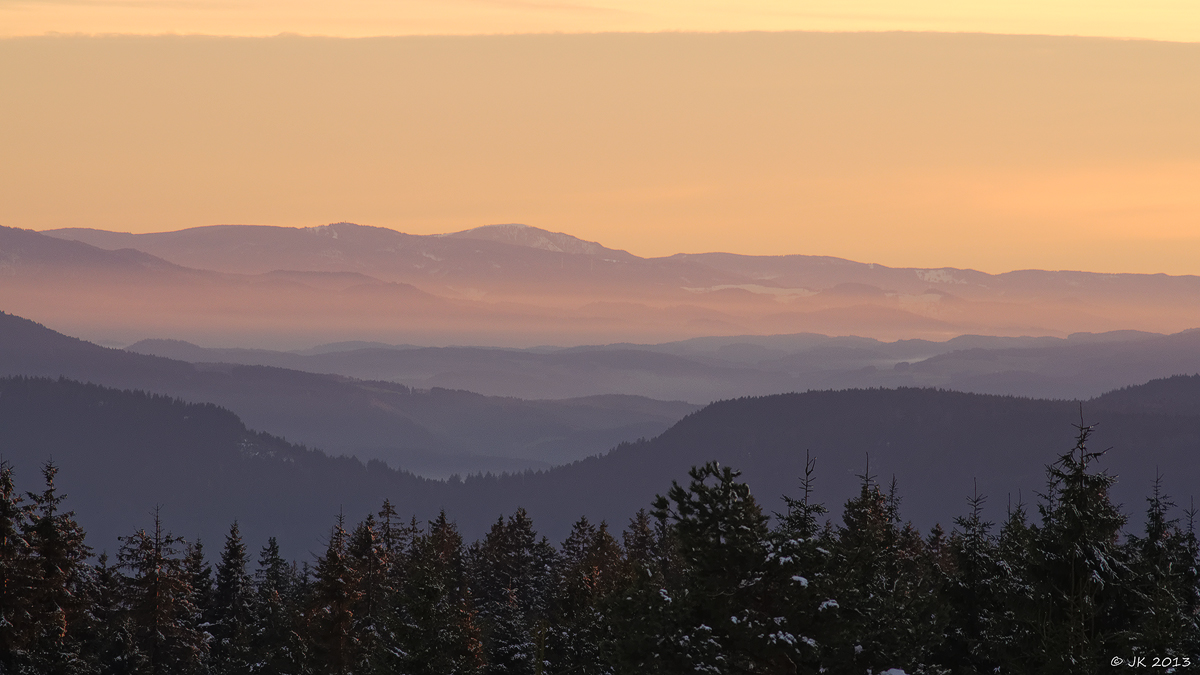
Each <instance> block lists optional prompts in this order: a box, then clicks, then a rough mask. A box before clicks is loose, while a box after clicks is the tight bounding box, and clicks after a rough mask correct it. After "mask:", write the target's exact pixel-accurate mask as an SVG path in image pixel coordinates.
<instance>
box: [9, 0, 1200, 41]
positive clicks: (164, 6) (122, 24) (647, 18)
mask: <svg viewBox="0 0 1200 675" xmlns="http://www.w3.org/2000/svg"><path fill="white" fill-rule="evenodd" d="M764 30H765V31H790V30H806V31H811V30H816V31H896V30H901V31H945V32H986V33H1009V34H1041V35H1090V36H1103V37H1127V38H1143V39H1152V40H1175V41H1184V42H1195V41H1198V40H1200V10H1197V8H1196V4H1195V3H1194V2H1190V1H1189V0H1157V1H1152V2H1139V3H1128V2H1113V1H1104V2H1094V1H1093V2H1081V1H1079V0H1053V1H1050V2H1036V3H1034V2H1012V1H1011V0H985V1H982V2H971V3H963V2H949V1H946V0H925V1H924V2H900V1H898V0H851V1H846V0H838V1H836V2H835V1H833V0H818V1H816V2H803V3H800V2H795V0H745V1H739V2H732V1H730V0H711V1H707V2H696V1H694V0H654V1H650V2H643V1H633V0H593V1H589V2H573V1H570V0H565V1H558V0H554V1H539V0H525V1H520V2H513V1H511V0H408V1H406V2H402V3H397V2H387V1H384V0H346V1H343V2H333V1H332V0H306V1H296V0H230V1H229V2H220V3H210V2H196V1H192V2H164V1H161V0H146V1H143V2H121V1H116V0H75V1H61V0H60V1H46V0H15V1H12V0H10V1H7V2H4V3H0V35H5V36H12V35H42V34H46V33H84V34H93V35H94V34H106V33H122V34H141V35H146V34H150V35H156V34H163V33H176V34H206V35H239V36H267V35H277V34H279V33H298V34H303V35H325V36H338V37H365V36H380V35H480V34H512V33H553V32H561V33H591V32H607V31H638V32H657V31H764Z"/></svg>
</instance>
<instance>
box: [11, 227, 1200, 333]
mask: <svg viewBox="0 0 1200 675" xmlns="http://www.w3.org/2000/svg"><path fill="white" fill-rule="evenodd" d="M0 269H2V270H3V274H4V275H5V276H6V278H7V280H8V282H7V283H6V284H5V285H4V286H3V287H2V288H0V304H2V305H3V306H4V307H5V308H6V309H7V310H8V311H12V312H16V313H18V314H22V315H25V316H30V317H31V318H34V319H37V320H39V321H42V322H44V323H47V324H48V325H52V326H54V327H56V328H58V329H60V330H65V331H67V332H69V333H73V334H77V335H83V336H85V337H89V338H92V339H104V340H109V341H111V342H118V343H124V344H129V343H132V342H135V341H137V340H139V339H142V338H147V337H161V338H174V339H183V340H187V341H190V342H194V343H197V344H206V345H228V346H242V347H250V346H253V347H268V348H273V349H299V348H304V347H308V346H311V345H313V344H318V343H321V342H332V341H347V340H351V341H353V340H358V341H367V342H384V343H389V344H390V343H409V344H423V345H449V344H459V345H462V344H484V345H493V346H532V345H538V344H558V345H578V344H606V343H615V342H635V343H655V342H667V341H675V340H680V339H687V338H692V337H700V336H711V335H747V334H754V335H767V334H791V333H821V334H831V335H860V336H865V337H871V338H876V339H883V340H896V339H904V338H924V339H934V340H945V339H948V338H951V337H954V336H957V335H962V334H989V335H1005V336H1022V335H1032V336H1045V335H1051V336H1060V337H1065V336H1066V335H1068V334H1071V333H1075V332H1107V331H1112V330H1123V329H1137V330H1143V331H1150V332H1160V333H1163V332H1166V333H1174V332H1178V331H1181V330H1186V329H1189V328H1193V327H1197V326H1200V278H1197V277H1192V276H1179V277H1172V276H1166V275H1137V274H1093V273H1085V272H1053V271H1039V270H1027V271H1018V272H1009V273H1005V274H994V275H993V274H985V273H982V272H976V271H972V270H960V269H952V268H945V269H908V268H889V267H884V266H881V265H873V264H866V263H857V262H852V261H848V260H841V259H837V258H829V257H822V256H804V255H786V256H742V255H733V254H725V253H708V254H694V255H693V254H680V255H674V256H668V257H664V258H641V257H638V256H635V255H632V254H629V253H627V252H624V251H618V250H614V249H611V248H607V247H604V246H602V245H600V244H598V243H594V242H587V241H582V240H580V239H577V238H575V237H571V236H569V235H566V234H561V233H555V232H549V231H545V230H541V229H537V228H531V227H525V226H520V225H494V226H487V227H481V228H476V229H473V230H467V231H465V232H459V233H453V234H448V235H409V234H403V233H400V232H396V231H393V230H389V229H384V228H376V227H366V226H360V225H354V224H350V223H336V224H333V225H325V226H321V227H314V228H284V227H266V226H232V225H229V226H213V227H201V228H193V229H188V230H181V231H178V232H164V233H156V234H122V233H114V232H107V231H101V230H89V229H62V230H53V231H49V232H46V233H35V232H30V231H23V230H14V229H11V228H3V229H0Z"/></svg>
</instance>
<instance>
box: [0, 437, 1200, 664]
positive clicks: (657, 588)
mask: <svg viewBox="0 0 1200 675" xmlns="http://www.w3.org/2000/svg"><path fill="white" fill-rule="evenodd" d="M1077 430H1078V435H1077V438H1076V443H1075V444H1074V447H1071V448H1070V449H1068V450H1066V451H1065V452H1063V453H1061V454H1060V455H1059V456H1058V457H1057V458H1051V461H1050V463H1049V464H1048V465H1047V466H1045V467H1044V473H1043V488H1042V491H1041V493H1040V494H1039V496H1038V498H1037V500H1036V502H1034V503H1032V504H1024V503H1020V504H1016V505H1014V506H1012V507H1010V508H1009V509H1007V512H1006V514H1005V516H1004V518H1003V519H1002V520H1000V521H999V522H993V521H990V520H988V519H986V518H985V517H984V516H983V510H982V506H983V504H984V503H985V501H986V497H985V496H983V495H978V494H976V495H974V496H973V497H971V498H970V499H968V500H967V502H966V504H965V505H964V508H962V509H959V513H958V515H957V516H953V512H952V511H951V510H950V509H947V514H946V515H947V517H948V518H952V522H953V527H952V528H950V529H944V528H942V527H941V526H935V527H934V528H932V529H931V530H929V531H928V532H923V531H921V530H918V529H917V528H915V527H914V526H913V525H912V524H911V523H908V522H905V520H904V518H903V512H902V509H901V506H900V505H901V499H900V494H899V493H898V492H897V489H896V486H895V484H894V483H892V484H890V485H881V484H880V483H878V482H877V481H876V480H875V478H874V476H872V475H871V474H867V473H864V474H862V475H860V476H859V477H858V480H859V489H858V491H857V493H856V494H855V495H854V496H852V497H851V498H849V499H847V500H846V501H845V503H844V504H843V505H842V506H841V508H840V509H839V512H840V516H841V518H840V521H841V522H840V524H837V525H835V524H834V523H833V522H832V521H831V520H830V519H829V511H828V509H827V508H826V505H824V504H821V503H819V502H817V501H815V500H814V499H813V498H812V495H813V493H812V488H813V487H814V485H815V481H816V480H819V478H818V477H817V473H816V472H815V470H814V466H813V464H812V462H811V461H809V462H806V472H805V475H804V478H803V479H802V481H801V486H800V490H799V491H798V493H797V494H795V495H790V496H786V497H785V499H784V508H783V510H782V512H780V513H777V514H775V516H776V517H775V518H774V520H773V521H772V520H771V519H770V518H769V517H768V516H769V511H768V510H767V509H765V508H764V507H763V506H762V505H761V504H760V503H759V502H758V500H756V499H755V497H754V495H753V494H751V492H750V489H749V487H748V486H747V485H746V484H745V483H743V482H741V480H740V476H739V473H738V472H736V471H734V470H731V469H730V468H728V467H722V466H720V465H718V464H717V463H714V462H710V463H708V464H705V465H703V466H698V467H693V468H692V469H691V470H690V471H689V472H688V480H685V481H684V482H683V483H679V482H673V483H672V485H671V486H670V488H669V489H668V490H666V494H665V495H659V496H657V497H656V498H655V499H654V500H653V502H652V504H650V505H649V506H650V508H649V509H648V510H647V509H642V510H639V511H638V512H637V513H636V514H635V515H634V516H633V517H632V518H630V519H629V520H628V521H627V524H626V525H625V527H624V529H623V531H622V532H619V533H618V532H617V531H616V529H615V528H611V527H610V526H609V524H607V523H606V522H603V521H600V522H598V523H597V522H595V521H589V520H588V519H587V518H581V519H579V520H578V521H576V522H575V523H574V524H573V526H572V527H571V529H570V532H569V534H568V536H567V537H566V538H565V539H564V540H563V541H562V542H561V543H560V544H559V545H558V546H555V545H553V544H552V543H551V542H550V541H549V540H548V539H547V538H545V537H539V535H538V533H537V532H536V530H535V528H534V523H533V520H532V519H531V518H530V517H529V515H528V513H527V512H526V511H525V510H524V509H518V510H516V512H515V513H513V514H512V515H510V516H508V517H501V518H498V519H496V520H495V521H494V522H493V523H492V525H491V527H490V528H489V529H488V530H487V532H486V534H484V535H483V536H482V537H480V538H479V539H477V540H476V541H474V542H471V543H467V542H466V541H465V540H464V538H463V536H462V534H461V533H460V532H459V530H458V528H457V526H456V525H455V523H454V522H453V521H452V520H449V519H447V517H446V515H445V513H441V514H439V515H438V516H437V517H435V518H434V519H432V520H429V521H421V520H418V519H417V518H404V517H402V516H401V515H400V514H399V513H398V512H397V510H396V508H395V506H394V505H393V504H392V503H391V502H388V501H385V502H383V503H382V504H381V506H380V508H379V510H378V512H377V513H374V514H371V515H369V516H367V517H366V518H365V519H363V520H361V521H359V522H357V523H351V522H349V521H347V520H346V519H345V518H344V517H343V516H338V517H337V519H336V520H335V521H334V523H333V525H332V528H331V529H330V530H328V536H327V538H326V544H325V546H324V547H323V550H322V551H319V552H317V553H315V554H314V555H313V556H312V558H311V559H310V560H306V561H304V562H303V564H302V565H297V564H295V563H292V564H289V563H288V562H287V561H286V560H285V559H284V558H283V557H282V556H281V555H280V549H279V544H278V540H277V539H276V538H274V537H272V538H270V539H268V540H266V541H265V542H262V543H261V544H260V543H258V542H248V541H247V540H246V539H244V538H243V536H242V533H241V530H240V527H239V523H238V522H237V521H234V522H233V523H232V524H231V525H230V526H229V527H228V529H227V531H226V535H225V537H224V538H223V540H222V541H217V542H215V543H216V546H213V545H212V544H210V546H209V548H208V549H207V550H206V549H205V548H204V547H202V546H201V545H200V543H199V542H195V541H191V542H189V541H187V540H185V539H184V538H181V537H177V536H175V535H173V534H172V533H171V531H170V523H169V522H168V521H166V520H165V519H164V518H163V517H162V514H161V513H160V512H157V511H156V512H154V514H153V516H152V518H150V519H149V522H147V523H145V524H144V525H143V526H142V527H140V528H138V527H136V526H134V527H132V528H129V529H128V530H127V532H128V534H126V535H124V536H122V537H121V538H120V540H119V546H118V547H117V548H116V552H115V555H112V556H110V555H107V554H105V555H101V556H100V557H99V559H98V560H96V559H93V558H92V555H91V554H92V548H91V547H90V544H92V543H94V542H89V541H87V540H86V538H85V534H84V531H83V529H82V528H81V527H80V526H79V524H78V521H77V519H76V514H75V513H74V512H72V511H70V510H68V508H69V505H70V504H69V502H68V501H66V500H65V497H64V495H63V494H62V493H61V492H60V491H59V490H58V485H57V483H56V479H57V477H58V468H57V467H56V466H55V465H54V464H53V463H49V462H48V463H46V464H45V465H44V466H43V468H42V477H43V486H42V488H41V489H40V490H37V491H30V492H27V493H24V494H22V493H20V492H18V491H17V490H16V489H15V488H14V484H13V468H12V467H11V465H9V464H7V463H3V464H2V465H0V672H5V673H14V674H15V673H21V674H25V673H30V674H33V673H38V674H42V673H105V674H107V673H114V674H116V673H137V674H141V673H152V674H159V673H163V674H165V673H171V674H172V675H175V674H180V675H186V674H191V673H196V674H199V673H211V674H215V675H225V674H230V675H232V674H239V673H250V672H254V673H278V674H281V675H282V674H284V673H290V674H308V673H311V674H313V675H318V674H320V675H326V674H335V673H336V674H344V675H349V674H351V673H354V674H359V675H369V674H376V673H379V674H382V673H400V674H408V673H413V674H416V673H422V674H424V673H429V674H431V675H432V674H441V673H445V674H450V673H480V674H483V673H489V674H490V673H505V674H514V675H515V674H525V675H534V674H538V673H568V672H575V673H643V672H649V673H682V672H708V673H818V672H835V673H864V674H866V673H893V674H895V673H900V672H903V673H908V674H913V675H915V674H917V673H930V674H932V673H1072V674H1073V673H1079V674H1081V675H1082V674H1085V673H1087V674H1090V673H1095V672H1101V670H1102V669H1103V668H1105V667H1106V664H1109V665H1111V664H1114V663H1120V661H1118V659H1125V660H1127V661H1126V662H1136V661H1135V660H1136V659H1143V661H1142V663H1144V664H1146V666H1145V667H1152V668H1163V670H1166V671H1168V672H1170V671H1169V670H1168V669H1169V668H1172V667H1173V668H1175V670H1176V671H1187V670H1190V669H1191V667H1193V666H1194V664H1200V614H1198V612H1200V574H1198V569H1197V566H1198V556H1200V545H1198V542H1197V536H1196V531H1195V526H1196V523H1195V517H1196V510H1195V509H1194V508H1192V509H1188V510H1184V511H1182V512H1181V511H1180V509H1178V508H1176V506H1175V504H1174V502H1173V501H1172V500H1171V498H1170V496H1168V495H1167V494H1165V493H1163V491H1162V489H1161V484H1160V483H1159V482H1156V483H1155V484H1154V485H1153V487H1152V490H1151V492H1150V496H1149V497H1148V498H1147V499H1146V500H1145V504H1144V514H1145V526H1144V527H1142V528H1139V529H1138V530H1137V531H1136V533H1130V534H1123V532H1122V528H1123V526H1124V525H1125V523H1126V518H1125V516H1124V515H1123V514H1122V513H1121V511H1120V510H1119V509H1118V507H1117V506H1116V505H1114V504H1113V503H1112V501H1111V499H1110V497H1109V493H1110V489H1111V487H1112V486H1113V484H1114V483H1115V478H1113V477H1112V476H1110V475H1109V474H1107V473H1105V472H1104V471H1102V470H1101V469H1100V464H1101V462H1102V460H1103V453H1102V452H1096V451H1094V450H1093V449H1092V447H1091V446H1090V445H1089V437H1090V435H1091V433H1092V431H1093V428H1092V427H1088V426H1083V425H1082V424H1081V425H1080V426H1078V427H1077Z"/></svg>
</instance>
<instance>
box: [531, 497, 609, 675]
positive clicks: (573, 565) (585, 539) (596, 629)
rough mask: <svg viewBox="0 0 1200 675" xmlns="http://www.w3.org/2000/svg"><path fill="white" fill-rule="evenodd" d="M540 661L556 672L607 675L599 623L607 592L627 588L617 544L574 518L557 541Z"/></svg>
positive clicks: (603, 528)
mask: <svg viewBox="0 0 1200 675" xmlns="http://www.w3.org/2000/svg"><path fill="white" fill-rule="evenodd" d="M556 584H557V588H556V592H555V593H554V596H555V599H556V602H555V603H554V607H553V613H552V621H551V622H550V625H551V626H552V629H551V630H549V631H548V632H549V635H550V639H549V640H548V641H547V647H546V650H545V651H546V652H547V656H546V659H547V660H548V661H549V662H550V663H552V664H553V666H554V669H555V670H556V671H562V670H568V671H572V672H579V673H589V674H590V673H601V672H609V671H608V669H607V667H606V666H604V665H603V664H602V660H603V656H602V649H603V645H604V643H605V642H606V641H607V640H608V639H611V636H609V634H608V633H609V631H608V622H607V621H606V619H605V610H606V605H607V604H608V602H609V599H610V597H611V596H612V594H613V593H615V592H617V591H619V590H623V589H624V587H625V586H626V585H627V584H628V574H627V573H626V564H625V560H624V556H623V555H622V551H621V545H620V544H619V543H617V540H616V539H615V538H614V537H613V536H612V535H611V534H609V532H608V524H607V523H603V522H601V523H600V526H599V527H596V526H594V525H592V524H591V523H590V522H588V519H587V518H586V517H584V518H580V519H579V520H578V521H577V522H576V523H575V525H574V526H573V527H572V528H571V533H570V535H568V536H567V539H566V540H565V541H564V542H563V545H562V552H561V555H560V556H559V565H558V578H557V580H556Z"/></svg>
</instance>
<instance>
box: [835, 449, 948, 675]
mask: <svg viewBox="0 0 1200 675" xmlns="http://www.w3.org/2000/svg"><path fill="white" fill-rule="evenodd" d="M859 477H860V479H861V485H860V489H859V495H858V496H857V497H854V498H852V499H850V500H849V501H847V502H846V507H845V510H844V512H843V515H842V523H843V524H842V527H840V528H839V529H838V531H837V541H836V544H835V546H834V549H833V558H832V560H831V561H830V570H831V575H832V579H831V581H832V583H833V585H834V588H835V589H836V593H837V595H836V596H835V597H834V598H832V599H831V601H825V602H824V603H822V607H823V608H826V611H827V613H826V614H825V616H826V617H827V620H829V621H831V622H833V623H834V624H835V627H834V629H833V630H832V631H831V637H830V644H829V645H828V647H827V650H826V656H825V658H824V659H823V662H822V663H823V665H826V666H827V667H830V668H832V669H834V670H837V671H840V672H847V673H851V672H867V671H873V672H881V671H884V670H887V669H891V668H900V669H903V670H905V671H906V672H918V669H919V668H920V667H921V666H922V665H924V664H926V663H928V662H930V661H932V660H933V658H934V657H933V655H934V653H935V652H936V651H937V650H938V649H939V648H940V644H937V643H938V638H939V637H940V636H939V635H938V633H937V631H936V627H935V626H933V625H931V619H934V618H935V614H934V613H933V612H931V607H930V603H931V601H932V599H933V594H934V593H935V589H934V588H931V583H930V582H931V578H930V575H929V574H928V573H927V568H926V567H925V565H926V561H927V558H925V557H924V551H923V541H922V540H921V537H920V535H919V534H918V533H917V532H916V531H915V530H913V529H912V528H911V527H901V526H900V517H899V513H898V508H899V495H898V493H897V491H896V489H895V483H894V481H893V485H892V489H890V490H889V494H887V495H885V494H884V493H883V491H882V490H881V489H880V488H879V485H878V484H877V483H876V482H875V480H874V478H873V477H872V476H871V474H870V473H869V468H868V472H866V473H863V474H862V475H860V476H859Z"/></svg>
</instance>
